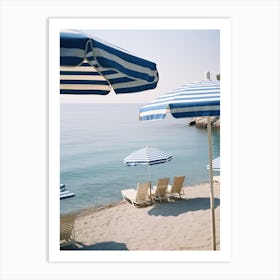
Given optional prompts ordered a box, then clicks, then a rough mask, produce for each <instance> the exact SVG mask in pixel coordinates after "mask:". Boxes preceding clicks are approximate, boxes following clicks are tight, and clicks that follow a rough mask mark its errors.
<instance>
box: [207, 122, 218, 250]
mask: <svg viewBox="0 0 280 280" xmlns="http://www.w3.org/2000/svg"><path fill="white" fill-rule="evenodd" d="M207 132H208V150H209V175H210V210H211V221H212V249H213V250H216V226H215V205H214V190H213V166H212V136H211V118H210V117H208V118H207Z"/></svg>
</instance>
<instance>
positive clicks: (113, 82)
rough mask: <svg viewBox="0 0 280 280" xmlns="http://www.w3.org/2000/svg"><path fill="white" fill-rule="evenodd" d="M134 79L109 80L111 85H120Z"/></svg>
mask: <svg viewBox="0 0 280 280" xmlns="http://www.w3.org/2000/svg"><path fill="white" fill-rule="evenodd" d="M133 81H135V80H134V79H131V78H128V77H122V78H116V79H110V82H111V84H112V85H113V84H121V83H127V82H133Z"/></svg>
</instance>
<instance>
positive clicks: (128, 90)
mask: <svg viewBox="0 0 280 280" xmlns="http://www.w3.org/2000/svg"><path fill="white" fill-rule="evenodd" d="M156 86H157V82H156V83H152V84H146V85H143V86H137V87H129V88H128V87H127V88H119V89H114V91H115V92H116V93H133V92H138V91H143V90H147V89H154V88H155V87H156Z"/></svg>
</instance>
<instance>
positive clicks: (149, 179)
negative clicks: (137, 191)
mask: <svg viewBox="0 0 280 280" xmlns="http://www.w3.org/2000/svg"><path fill="white" fill-rule="evenodd" d="M148 182H150V199H151V201H152V182H151V167H150V164H148Z"/></svg>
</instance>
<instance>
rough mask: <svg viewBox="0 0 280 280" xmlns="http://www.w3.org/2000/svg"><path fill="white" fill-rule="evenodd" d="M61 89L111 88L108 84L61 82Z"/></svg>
mask: <svg viewBox="0 0 280 280" xmlns="http://www.w3.org/2000/svg"><path fill="white" fill-rule="evenodd" d="M60 89H66V90H67V89H77V90H110V86H108V85H85V84H74V85H73V84H61V85H60Z"/></svg>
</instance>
